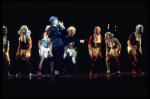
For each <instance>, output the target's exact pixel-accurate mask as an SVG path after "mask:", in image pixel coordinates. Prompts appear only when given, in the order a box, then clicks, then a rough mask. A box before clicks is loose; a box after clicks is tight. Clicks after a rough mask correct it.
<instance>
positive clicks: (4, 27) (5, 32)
mask: <svg viewBox="0 0 150 99" xmlns="http://www.w3.org/2000/svg"><path fill="white" fill-rule="evenodd" d="M5 35H7V28H6V26H4V25H3V36H5Z"/></svg>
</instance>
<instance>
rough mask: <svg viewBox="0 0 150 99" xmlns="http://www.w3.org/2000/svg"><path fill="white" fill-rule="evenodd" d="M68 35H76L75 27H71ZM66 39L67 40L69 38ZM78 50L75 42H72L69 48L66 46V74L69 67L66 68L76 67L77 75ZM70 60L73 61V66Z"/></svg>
mask: <svg viewBox="0 0 150 99" xmlns="http://www.w3.org/2000/svg"><path fill="white" fill-rule="evenodd" d="M67 32H68V35H67V37H69V36H74V35H75V33H76V28H75V27H74V26H70V27H69V28H68V29H67ZM67 37H66V38H67ZM76 49H77V44H76V43H75V42H71V43H69V44H68V45H67V46H65V48H64V60H65V64H64V72H66V71H67V67H66V66H68V65H69V66H70V65H71V66H72V65H73V67H74V73H75V74H77V63H76V57H77V53H78V51H77V50H76ZM70 60H71V61H72V62H71V64H69V63H70Z"/></svg>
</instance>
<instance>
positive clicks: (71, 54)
mask: <svg viewBox="0 0 150 99" xmlns="http://www.w3.org/2000/svg"><path fill="white" fill-rule="evenodd" d="M49 21H50V25H47V26H46V28H45V32H44V33H43V34H42V38H41V39H40V40H39V42H38V47H39V56H40V62H39V69H38V75H39V76H41V69H42V66H43V62H44V59H47V58H48V59H50V65H49V66H50V70H51V72H50V74H52V75H54V74H55V75H58V74H59V68H60V67H62V66H63V68H64V72H63V74H66V73H67V72H68V68H67V65H70V64H69V62H71V63H72V66H73V68H74V73H75V74H76V73H77V72H78V70H77V60H76V57H77V54H78V51H77V47H78V45H79V44H80V43H84V40H82V39H79V38H77V37H76V36H74V35H75V33H76V28H75V27H74V26H70V27H68V29H67V32H68V35H67V36H66V38H64V40H62V30H64V29H65V27H64V25H63V22H60V21H59V20H58V18H57V17H55V16H51V17H50V19H49ZM143 29H144V28H143V26H142V25H141V24H138V25H137V26H136V28H135V32H133V33H131V34H130V35H129V37H128V40H127V45H128V46H127V51H128V54H129V55H130V56H132V70H131V73H133V74H136V73H143V72H142V71H141V68H140V67H139V66H138V61H139V58H140V57H141V55H142V47H141V39H142V34H143ZM7 31H8V30H7V27H6V26H4V25H3V58H4V60H5V62H6V65H5V74H6V75H7V76H11V75H10V73H9V68H10V57H9V42H10V41H9V38H8V37H7ZM30 34H31V31H30V30H29V29H28V27H27V26H26V25H23V26H21V28H20V29H19V31H18V35H19V38H18V42H19V45H18V49H17V52H16V56H15V58H16V60H17V61H18V68H17V73H16V76H21V72H22V70H23V66H22V64H23V62H27V63H28V69H29V71H28V74H29V76H32V73H31V67H30V61H29V59H30V57H31V49H32V38H31V36H30ZM102 39H103V37H102V35H101V28H100V27H99V26H96V27H95V28H94V32H93V34H92V35H91V36H90V37H89V40H88V51H89V56H90V57H91V59H92V66H91V70H90V71H89V72H90V75H93V74H96V72H97V69H96V65H98V64H97V62H98V61H99V59H101V58H103V57H102V54H101V44H102ZM104 40H105V46H106V67H107V71H106V73H110V59H111V58H114V61H115V63H116V66H117V69H118V72H117V73H119V74H120V62H119V56H120V52H121V47H122V45H121V44H120V42H119V40H118V39H117V38H115V37H114V34H113V33H111V32H106V33H105V35H104Z"/></svg>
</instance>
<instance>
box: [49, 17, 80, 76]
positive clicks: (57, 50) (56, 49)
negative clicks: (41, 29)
mask: <svg viewBox="0 0 150 99" xmlns="http://www.w3.org/2000/svg"><path fill="white" fill-rule="evenodd" d="M50 22H51V29H50V33H49V37H50V38H51V39H52V53H53V60H54V70H55V73H54V74H59V71H58V70H59V67H60V66H63V54H64V46H66V45H68V44H69V43H70V42H80V40H79V39H78V38H76V37H74V36H70V37H67V38H66V39H65V40H64V41H62V32H61V30H63V29H65V27H64V25H63V23H60V21H58V18H57V17H54V16H51V17H50Z"/></svg>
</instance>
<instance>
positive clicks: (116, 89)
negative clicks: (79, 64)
mask: <svg viewBox="0 0 150 99" xmlns="http://www.w3.org/2000/svg"><path fill="white" fill-rule="evenodd" d="M2 87H3V89H2V92H3V93H2V94H3V97H89V98H90V97H126V98H130V97H143V98H144V97H148V73H147V72H144V74H131V73H129V72H122V73H121V74H117V73H110V74H105V73H99V74H98V75H97V76H96V75H93V76H89V74H87V73H84V74H83V73H82V74H78V75H58V76H51V75H50V74H43V75H41V76H38V75H37V74H33V75H32V76H31V77H29V76H26V75H22V76H21V77H16V76H15V75H12V77H6V76H3V82H2Z"/></svg>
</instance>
